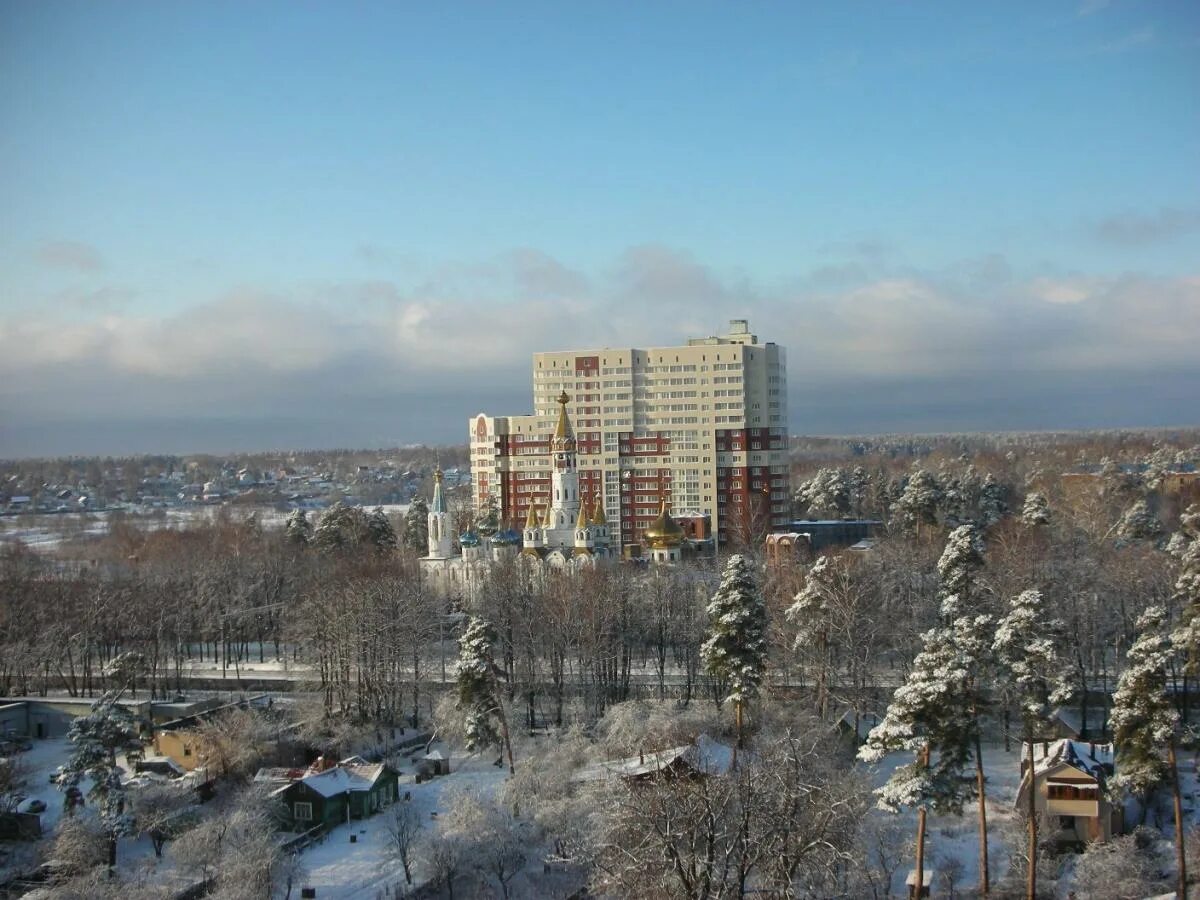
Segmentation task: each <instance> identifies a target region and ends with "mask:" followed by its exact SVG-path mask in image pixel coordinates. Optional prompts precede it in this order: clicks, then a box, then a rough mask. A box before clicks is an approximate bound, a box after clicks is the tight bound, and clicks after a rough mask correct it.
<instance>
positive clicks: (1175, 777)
mask: <svg viewBox="0 0 1200 900" xmlns="http://www.w3.org/2000/svg"><path fill="white" fill-rule="evenodd" d="M1167 764H1168V765H1169V766H1170V767H1171V794H1172V799H1173V800H1174V806H1175V863H1176V867H1177V869H1178V874H1177V876H1176V878H1177V880H1176V885H1175V896H1176V897H1178V898H1179V900H1187V855H1186V854H1185V852H1184V835H1183V798H1182V797H1181V796H1180V794H1179V767H1178V766H1177V765H1176V762H1175V739H1174V738H1171V740H1170V741H1169V742H1168V743H1167Z"/></svg>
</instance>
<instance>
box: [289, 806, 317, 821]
mask: <svg viewBox="0 0 1200 900" xmlns="http://www.w3.org/2000/svg"><path fill="white" fill-rule="evenodd" d="M292 810H293V811H294V814H295V817H296V821H297V822H311V821H312V817H313V810H312V804H311V803H293V804H292Z"/></svg>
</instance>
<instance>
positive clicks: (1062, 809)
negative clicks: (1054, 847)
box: [1016, 739, 1123, 843]
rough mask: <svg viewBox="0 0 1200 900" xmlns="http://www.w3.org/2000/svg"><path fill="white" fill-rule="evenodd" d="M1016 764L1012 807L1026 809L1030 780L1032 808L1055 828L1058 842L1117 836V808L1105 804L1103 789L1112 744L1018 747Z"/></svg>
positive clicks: (1062, 743)
mask: <svg viewBox="0 0 1200 900" xmlns="http://www.w3.org/2000/svg"><path fill="white" fill-rule="evenodd" d="M1031 750H1032V752H1031ZM1021 760H1022V761H1021V772H1022V775H1021V784H1020V787H1019V788H1018V789H1017V802H1016V808H1017V809H1019V810H1024V809H1028V804H1029V790H1030V784H1031V780H1032V784H1033V790H1034V792H1035V799H1034V803H1035V807H1036V809H1037V811H1038V812H1039V813H1041V814H1043V815H1045V816H1047V817H1048V818H1049V819H1050V820H1051V821H1052V822H1053V823H1054V824H1055V825H1057V832H1056V834H1055V835H1054V837H1055V839H1056V840H1057V841H1059V842H1060V843H1085V842H1088V841H1107V840H1108V839H1109V838H1111V837H1112V836H1113V834H1119V833H1120V831H1121V827H1122V824H1123V823H1122V811H1121V808H1120V807H1119V806H1115V805H1114V804H1112V803H1111V802H1110V801H1109V799H1108V796H1107V793H1106V790H1105V788H1106V785H1107V782H1108V779H1109V778H1111V777H1112V775H1113V771H1114V770H1113V765H1114V759H1113V747H1112V745H1111V744H1092V743H1084V742H1083V741H1073V740H1069V739H1062V740H1057V741H1037V742H1035V743H1034V744H1033V747H1032V748H1030V746H1029V745H1028V744H1023V745H1022V751H1021ZM1031 760H1032V765H1031ZM1031 771H1032V779H1031V777H1030V772H1031Z"/></svg>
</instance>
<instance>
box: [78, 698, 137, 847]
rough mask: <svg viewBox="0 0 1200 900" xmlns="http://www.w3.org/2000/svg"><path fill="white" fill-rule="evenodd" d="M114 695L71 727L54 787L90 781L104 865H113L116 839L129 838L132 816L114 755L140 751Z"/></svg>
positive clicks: (131, 721)
mask: <svg viewBox="0 0 1200 900" xmlns="http://www.w3.org/2000/svg"><path fill="white" fill-rule="evenodd" d="M116 701H117V694H115V693H109V694H105V695H104V696H103V697H101V698H100V699H99V700H97V701H96V702H95V703H93V704H92V708H91V711H90V712H88V714H87V715H86V716H80V717H79V718H77V719H76V720H75V721H74V722H72V723H71V728H70V730H69V731H68V732H67V739H68V740H69V741H70V742H71V744H72V745H73V749H72V751H71V756H70V758H69V759H68V761H67V763H66V765H65V766H64V767H63V775H62V777H61V778H60V779H59V782H58V787H59V790H62V791H68V792H69V791H70V790H71V789H72V788H74V789H76V790H78V788H79V783H80V781H82V780H83V779H84V778H88V779H90V781H91V788H90V789H89V791H88V797H89V799H91V800H92V801H93V803H94V804H95V806H96V807H97V808H98V810H99V813H100V822H101V826H102V827H103V829H104V833H105V835H106V836H107V837H108V864H109V866H110V867H112V866H115V865H116V864H117V839H118V838H119V837H121V836H122V835H126V834H132V833H133V828H134V820H133V815H132V814H131V813H130V812H129V811H127V810H126V805H127V804H126V796H125V786H124V785H123V784H122V783H121V769H120V767H119V766H118V765H117V753H118V752H121V751H125V750H130V749H133V748H139V749H140V747H141V742H140V741H139V739H138V725H137V722H136V721H135V720H134V718H133V715H132V714H131V713H130V712H129V710H127V709H125V707H123V706H120V705H119V704H118V703H117V702H116Z"/></svg>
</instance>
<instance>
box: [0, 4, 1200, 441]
mask: <svg viewBox="0 0 1200 900" xmlns="http://www.w3.org/2000/svg"><path fill="white" fill-rule="evenodd" d="M0 121H2V122H3V123H4V127H3V128H0V200H2V202H0V344H5V345H8V346H9V347H10V348H11V351H10V352H6V353H5V354H4V356H5V358H4V360H0V369H3V371H0V375H2V376H3V382H4V384H3V386H2V387H0V419H2V420H3V421H5V422H6V423H7V424H5V425H0V453H11V454H25V453H65V452H81V453H85V452H95V451H104V452H125V451H133V450H138V449H145V450H159V449H172V450H185V449H223V448H234V447H252V446H274V445H276V442H277V441H278V442H287V443H298V444H303V445H305V446H325V445H329V444H330V443H331V441H332V442H333V443H335V444H338V445H341V444H344V443H364V444H376V443H388V442H393V441H412V440H422V439H429V440H444V441H449V440H459V439H461V435H462V433H463V428H464V425H463V423H464V421H465V419H466V417H467V416H468V415H469V414H471V413H473V412H477V411H478V410H479V409H481V408H485V403H494V404H496V406H498V407H499V408H498V409H497V408H495V407H491V409H492V411H500V412H503V411H521V410H524V409H525V408H527V407H528V405H529V397H528V393H529V387H528V355H529V353H530V352H532V351H534V350H538V349H552V348H556V347H571V346H580V345H585V344H588V343H596V342H598V341H602V342H604V343H612V344H619V343H625V344H637V345H647V344H654V343H664V342H668V341H675V340H677V339H679V338H681V337H684V336H686V335H687V334H688V333H691V332H692V331H700V332H703V333H709V332H712V331H713V330H715V329H718V328H720V327H721V325H722V324H723V323H724V321H725V320H726V319H728V318H732V317H736V316H741V315H750V316H751V318H752V319H753V320H754V321H753V324H754V325H755V328H756V330H757V331H759V332H760V333H761V334H763V335H764V336H765V337H768V338H774V339H776V340H779V341H780V342H781V343H784V344H786V345H788V346H789V347H790V348H792V364H791V376H792V401H793V406H794V408H793V410H792V427H793V430H795V431H807V432H829V431H873V430H910V429H911V430H928V429H960V428H961V429H966V428H972V429H975V428H993V427H994V428H1001V427H1004V428H1011V427H1054V426H1056V425H1061V426H1064V427H1066V426H1071V427H1082V426H1088V425H1098V426H1109V425H1119V424H1127V425H1143V424H1144V425H1154V424H1168V423H1170V424H1189V423H1194V422H1195V413H1194V411H1193V412H1190V414H1188V413H1185V412H1183V411H1181V408H1180V404H1179V403H1178V402H1176V401H1177V400H1178V399H1180V398H1182V399H1183V400H1184V403H1183V407H1184V409H1186V408H1187V404H1186V399H1187V398H1188V397H1189V396H1191V397H1193V398H1194V397H1195V396H1197V395H1200V362H1198V361H1197V357H1198V356H1200V354H1197V353H1196V352H1195V350H1194V348H1195V346H1198V345H1200V168H1198V163H1197V161H1198V160H1200V5H1197V4H1196V3H1194V2H1151V0H1111V2H1103V0H1085V2H1083V3H1080V2H1075V0H1072V2H1065V3H1050V2H1038V3H1026V4H1020V3H1002V4H1000V3H998V4H965V3H961V2H954V3H912V4H907V3H906V4H894V3H838V4H819V5H818V4H801V3H797V4H768V3H762V4H715V3H714V4H709V3H697V2H689V3H655V4H618V3H604V4H588V3H568V4H563V3H512V4H411V5H408V4H397V3H387V4H383V3H381V4H375V3H348V4H334V3H300V4H297V3H282V2H281V3H272V2H254V3H249V2H243V3H220V2H204V3H189V2H183V0H175V2H171V3H134V2H122V3H100V2H72V3H68V2H57V0H40V2H37V3H30V2H0ZM648 311H649V313H650V314H647V313H648ZM1189 341H1192V343H1191V350H1190V351H1189V349H1188V343H1189ZM435 345H436V346H438V347H439V348H440V350H439V352H437V353H431V352H430V350H429V348H430V347H431V346H435ZM1047 378H1052V379H1054V381H1055V383H1057V384H1060V385H1062V390H1061V392H1060V394H1056V395H1054V396H1052V397H1050V398H1047V397H1046V395H1045V390H1044V385H1045V383H1046V379H1047ZM1024 382H1027V385H1026V386H1025V387H1022V384H1023V383H1024ZM998 383H1000V384H1004V385H1007V386H1008V388H1009V389H1010V390H1009V392H1008V393H1006V392H1004V391H999V390H998V389H997V387H996V385H997V384H998ZM1131 384H1139V385H1142V384H1144V385H1160V386H1162V387H1163V390H1161V391H1159V392H1156V393H1161V394H1163V395H1164V396H1165V397H1169V398H1172V399H1170V400H1163V401H1162V402H1161V403H1157V404H1155V403H1150V404H1147V403H1146V402H1145V400H1144V395H1142V394H1141V393H1140V392H1136V391H1135V392H1133V396H1129V397H1127V396H1126V394H1128V393H1129V386H1130V385H1131ZM484 385H486V387H484ZM806 385H810V386H812V393H811V394H809V393H807V392H806V390H807V389H806ZM864 390H867V391H870V392H878V391H880V390H886V391H888V392H889V393H890V394H891V395H892V396H893V398H894V397H895V396H897V395H899V396H902V397H909V398H911V402H908V403H906V404H905V405H903V406H901V407H900V408H897V407H896V406H895V404H894V403H888V404H877V405H874V406H873V405H871V404H869V403H865V404H864V402H863V399H862V392H863V391H864ZM980 391H985V392H988V391H990V392H991V393H992V394H993V395H994V396H992V399H991V400H990V401H989V402H987V403H980V404H976V403H973V402H972V398H973V397H977V396H979V392H980ZM431 397H436V398H438V399H437V400H436V402H433V403H431V402H430V399H429V398H431ZM1122 398H1124V399H1122ZM1195 406H1196V404H1192V407H1193V409H1194V407H1195Z"/></svg>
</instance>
